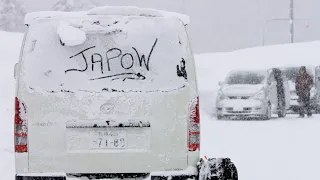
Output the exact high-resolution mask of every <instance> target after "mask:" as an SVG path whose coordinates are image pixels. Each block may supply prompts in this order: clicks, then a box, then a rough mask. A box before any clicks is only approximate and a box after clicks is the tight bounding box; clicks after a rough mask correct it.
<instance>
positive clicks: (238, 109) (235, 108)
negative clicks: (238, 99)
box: [233, 106, 243, 111]
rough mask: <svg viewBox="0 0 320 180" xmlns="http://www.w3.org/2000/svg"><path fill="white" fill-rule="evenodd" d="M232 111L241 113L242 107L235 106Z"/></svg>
mask: <svg viewBox="0 0 320 180" xmlns="http://www.w3.org/2000/svg"><path fill="white" fill-rule="evenodd" d="M233 111H243V107H239V106H235V107H233Z"/></svg>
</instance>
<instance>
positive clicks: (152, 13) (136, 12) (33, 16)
mask: <svg viewBox="0 0 320 180" xmlns="http://www.w3.org/2000/svg"><path fill="white" fill-rule="evenodd" d="M84 15H118V16H146V17H168V18H177V19H179V20H180V21H181V22H183V24H184V25H187V24H189V23H190V17H189V16H188V15H185V14H181V13H176V12H169V11H163V10H157V9H151V8H139V7H134V6H102V7H96V8H93V9H91V10H89V11H77V12H59V11H39V12H31V13H28V14H27V15H26V16H25V19H24V22H25V24H30V23H32V22H33V21H35V20H37V19H43V18H61V17H69V18H75V17H81V16H84Z"/></svg>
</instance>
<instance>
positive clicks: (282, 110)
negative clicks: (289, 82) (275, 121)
mask: <svg viewBox="0 0 320 180" xmlns="http://www.w3.org/2000/svg"><path fill="white" fill-rule="evenodd" d="M272 72H273V75H274V79H275V80H276V82H277V86H276V87H277V98H278V117H279V118H283V117H285V116H286V100H285V94H284V93H285V91H284V84H283V81H284V80H283V77H284V76H283V75H282V72H281V70H280V69H278V68H273V69H272Z"/></svg>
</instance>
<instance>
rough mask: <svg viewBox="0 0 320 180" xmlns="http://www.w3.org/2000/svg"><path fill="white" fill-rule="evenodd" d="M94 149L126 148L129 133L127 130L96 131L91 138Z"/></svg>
mask: <svg viewBox="0 0 320 180" xmlns="http://www.w3.org/2000/svg"><path fill="white" fill-rule="evenodd" d="M91 148H92V149H125V148H127V135H126V133H125V132H107V131H105V132H94V133H93V137H92V138H91Z"/></svg>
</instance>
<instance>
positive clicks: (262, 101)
mask: <svg viewBox="0 0 320 180" xmlns="http://www.w3.org/2000/svg"><path fill="white" fill-rule="evenodd" d="M220 85H221V87H220V89H219V91H218V94H217V98H216V114H217V118H218V119H222V118H224V117H241V118H243V117H246V118H253V117H255V118H256V117H258V118H262V119H266V120H267V119H270V118H271V115H272V114H273V113H277V114H278V116H279V117H284V116H286V111H287V110H288V109H289V107H290V92H289V84H288V81H287V79H286V78H285V76H284V75H283V74H282V72H281V70H279V69H277V68H273V69H267V70H251V69H249V70H232V71H230V72H229V74H228V75H227V77H226V78H225V80H224V81H223V82H221V83H220Z"/></svg>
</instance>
